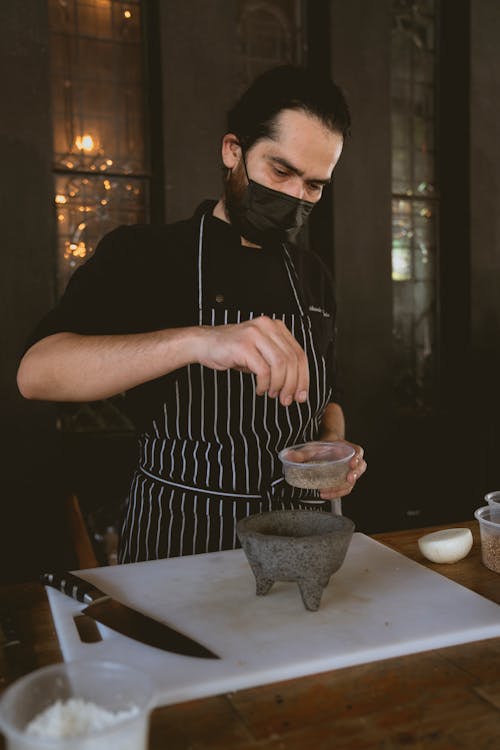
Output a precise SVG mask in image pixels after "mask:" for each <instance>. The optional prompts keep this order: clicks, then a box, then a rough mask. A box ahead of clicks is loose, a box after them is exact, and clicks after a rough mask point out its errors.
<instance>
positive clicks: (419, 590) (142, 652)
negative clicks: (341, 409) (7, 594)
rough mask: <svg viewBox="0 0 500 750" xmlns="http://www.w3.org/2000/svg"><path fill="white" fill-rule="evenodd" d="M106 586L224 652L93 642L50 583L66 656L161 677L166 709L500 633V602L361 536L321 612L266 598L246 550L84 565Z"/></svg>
mask: <svg viewBox="0 0 500 750" xmlns="http://www.w3.org/2000/svg"><path fill="white" fill-rule="evenodd" d="M80 574H81V576H82V578H85V579H86V580H88V581H91V582H92V583H94V584H95V585H97V586H98V587H99V588H101V589H103V590H104V591H106V593H108V594H110V595H112V596H114V597H116V598H117V599H119V600H120V601H122V602H124V603H126V604H129V605H132V606H134V607H135V608H136V609H139V610H141V611H142V612H144V613H145V614H149V615H152V616H154V617H156V618H157V619H159V620H162V621H164V622H167V623H168V624H169V625H172V626H173V627H174V628H177V629H178V630H181V631H182V632H184V633H186V634H187V635H190V636H191V637H193V638H195V639H196V640H198V641H200V642H201V643H203V644H204V645H206V646H208V647H209V648H210V649H211V650H212V651H214V652H215V653H217V654H219V655H220V656H221V657H222V658H221V659H220V660H215V659H197V658H192V657H185V656H179V655H176V654H169V653H166V652H164V651H160V650H158V649H155V648H153V647H151V646H145V645H143V644H140V643H137V642H135V641H132V640H131V639H129V638H126V637H124V636H122V635H119V634H117V633H115V632H113V631H112V630H109V629H108V628H106V627H104V626H99V627H100V630H101V633H102V635H103V640H102V641H101V642H99V643H92V644H88V643H82V642H81V641H80V639H79V636H78V633H77V630H76V627H75V625H74V622H73V615H74V614H76V613H78V612H79V611H80V610H81V609H82V607H83V605H81V604H79V603H78V602H75V601H73V600H72V599H70V598H69V597H67V596H66V595H64V594H61V593H60V592H58V591H56V590H55V589H51V588H47V593H48V595H49V600H50V604H51V607H52V613H53V616H54V621H55V625H56V629H57V634H58V636H59V641H60V645H61V649H62V652H63V656H64V659H65V661H69V660H72V659H81V658H83V659H85V658H88V659H90V658H97V659H114V660H118V661H124V662H127V663H130V664H133V665H136V666H138V667H140V668H141V669H143V670H145V671H146V672H148V673H150V674H151V675H152V676H153V678H154V679H155V680H156V683H157V700H156V702H157V705H166V704H169V703H176V702H180V701H185V700H190V699H193V698H199V697H203V696H208V695H215V694H219V693H225V692H228V691H231V690H238V689H241V688H246V687H252V686H255V685H262V684H265V683H270V682H274V681H277V680H284V679H289V678H293V677H299V676H302V675H307V674H313V673H317V672H322V671H326V670H330V669H335V668H338V667H346V666H350V665H353V664H360V663H364V662H369V661H375V660H377V659H384V658H388V657H392V656H399V655H402V654H408V653H415V652H417V651H425V650H427V649H432V648H437V647H442V646H449V645H453V644H457V643H464V642H467V641H474V640H480V639H483V638H491V637H494V636H500V606H499V605H497V604H495V603H494V602H491V601H489V600H487V599H485V598H484V597H482V596H479V595H478V594H475V593H473V592H472V591H469V590H468V589H466V588H464V587H463V586H460V585H459V584H457V583H454V582H453V581H450V580H449V579H448V578H445V577H444V576H442V575H440V574H438V573H435V572H433V571H431V570H429V569H427V568H425V567H423V566H422V565H419V564H418V563H416V562H414V561H412V560H409V559H408V558H406V557H404V556H403V555H400V554H399V553H398V552H395V551H393V550H391V549H389V548H388V547H385V546H384V545H382V544H380V543H379V542H376V541H374V540H373V539H371V538H370V537H367V536H365V535H364V534H360V533H356V534H354V536H353V540H352V543H351V545H350V547H349V551H348V554H347V557H346V560H345V562H344V564H343V566H342V568H341V569H340V570H339V571H338V572H337V573H335V574H334V575H333V576H332V578H331V579H330V583H329V585H328V586H327V588H326V589H325V590H324V593H323V598H322V601H321V607H320V609H319V610H318V611H317V612H309V611H307V610H305V608H304V606H303V604H302V600H301V598H300V594H299V590H298V587H297V585H296V584H295V583H275V584H274V586H273V588H272V589H271V591H270V592H269V593H268V594H267V595H266V596H259V597H257V596H256V595H255V579H254V577H253V574H252V572H251V570H250V567H249V566H248V563H247V561H246V558H245V556H244V553H243V552H242V551H241V550H232V551H229V552H216V553H211V554H206V555H194V556H190V557H179V558H171V559H168V560H155V561H151V562H143V563H134V564H130V565H118V566H112V567H105V568H94V569H91V570H86V571H80V572H79V575H80Z"/></svg>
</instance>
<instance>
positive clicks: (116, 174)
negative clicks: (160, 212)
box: [49, 0, 149, 293]
mask: <svg viewBox="0 0 500 750" xmlns="http://www.w3.org/2000/svg"><path fill="white" fill-rule="evenodd" d="M49 7H50V27H51V76H52V115H53V131H54V175H55V206H56V212H57V229H58V262H57V286H58V291H59V293H62V291H63V290H64V288H65V286H66V284H67V282H68V280H69V277H70V276H71V274H72V273H73V271H74V270H75V269H76V268H77V267H78V266H79V265H80V264H81V263H82V262H83V261H84V260H85V259H86V258H87V257H88V256H89V255H90V254H91V253H92V252H93V251H94V249H95V246H96V244H97V242H98V240H99V239H100V238H101V237H102V236H103V235H104V234H106V233H107V232H108V231H110V230H111V229H113V228H114V227H116V226H118V225H120V224H131V223H136V222H139V221H146V220H147V219H148V203H149V195H148V193H149V174H148V171H149V170H148V156H147V143H146V139H145V122H144V119H145V117H144V112H145V107H144V102H143V93H142V92H143V91H144V88H145V87H144V85H143V84H144V71H143V65H142V59H143V51H142V31H141V7H140V3H139V2H138V0H132V2H118V1H117V0H50V4H49Z"/></svg>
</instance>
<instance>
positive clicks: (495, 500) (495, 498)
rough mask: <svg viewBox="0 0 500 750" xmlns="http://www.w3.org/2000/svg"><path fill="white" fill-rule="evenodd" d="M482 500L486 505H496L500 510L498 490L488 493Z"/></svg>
mask: <svg viewBox="0 0 500 750" xmlns="http://www.w3.org/2000/svg"><path fill="white" fill-rule="evenodd" d="M484 499H485V500H486V502H487V503H488V505H498V507H499V508H500V490H495V491H494V492H488V494H486V495H485V496H484Z"/></svg>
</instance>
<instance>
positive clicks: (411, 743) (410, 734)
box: [0, 521, 500, 750]
mask: <svg viewBox="0 0 500 750" xmlns="http://www.w3.org/2000/svg"><path fill="white" fill-rule="evenodd" d="M449 525H453V524H449ZM454 525H456V526H468V527H469V528H471V529H472V532H473V535H474V547H473V549H472V551H471V553H470V555H469V556H468V557H467V558H466V559H465V560H462V561H461V562H459V563H456V564H454V565H433V564H432V563H428V562H426V561H425V560H424V559H423V558H422V556H421V555H420V553H419V551H418V546H417V539H418V537H419V536H421V535H422V534H423V533H427V532H429V531H434V530H435V529H437V528H438V527H434V528H432V529H431V528H429V529H414V530H411V531H399V532H392V533H386V534H377V535H375V538H376V539H377V540H378V541H380V542H382V543H384V544H387V545H388V546H389V547H392V548H393V549H396V550H398V551H399V552H402V553H403V554H405V555H406V556H407V557H410V558H412V559H414V560H417V561H418V562H420V563H422V564H425V565H427V567H429V568H432V569H434V570H437V571H438V572H439V573H441V574H443V575H446V576H447V577H448V578H451V579H453V580H454V581H457V582H458V583H461V584H462V585H464V586H467V587H468V588H470V589H472V590H473V591H476V592H477V593H479V594H481V595H483V596H485V597H487V598H489V599H491V600H493V601H495V602H498V603H500V576H499V575H498V574H496V573H493V572H491V571H489V570H488V569H487V568H485V567H484V566H483V565H482V563H481V556H480V544H479V530H478V526H477V523H476V522H475V521H474V522H467V523H460V524H454ZM0 606H1V608H2V610H3V611H4V612H5V611H10V612H13V613H15V617H16V622H17V625H18V627H19V628H20V630H21V635H22V638H23V640H26V642H27V643H28V644H29V647H30V648H29V650H28V653H27V654H26V655H25V656H26V658H25V661H24V664H21V663H20V662H19V663H17V664H16V663H14V664H13V665H12V664H11V665H10V666H9V664H8V663H7V661H6V660H5V658H4V657H3V656H1V655H0V680H1V685H2V686H5V685H6V684H8V682H9V681H10V680H11V679H12V675H13V674H14V673H15V670H16V669H17V670H18V671H22V669H30V668H31V669H33V668H35V667H40V666H43V665H45V664H51V663H53V662H57V661H61V660H62V656H61V652H60V650H59V646H58V642H57V636H56V633H55V630H54V624H53V621H52V617H51V613H50V607H49V604H48V601H47V598H46V595H45V590H44V589H43V587H42V586H40V585H39V584H34V583H33V584H13V585H8V586H3V587H0ZM499 616H500V612H499ZM13 668H14V672H13V671H12V669H13ZM1 747H3V745H2V744H1V740H0V748H1ZM149 747H150V750H264V749H265V750H310V749H311V750H312V749H313V748H314V750H326V749H327V748H328V749H330V748H331V749H332V750H333V749H334V750H368V749H371V748H377V749H378V750H406V749H407V748H409V749H414V750H417V749H418V750H424V749H425V748H429V749H430V748H432V750H454V749H455V748H457V749H458V748H471V750H472V749H473V750H498V749H499V748H500V638H495V639H490V640H485V641H478V642H475V643H467V644H463V645H460V646H452V647H449V648H443V649H436V650H433V651H427V652H425V653H419V654H413V655H409V656H403V657H397V658H394V659H387V660H384V661H378V662H371V663H369V664H364V665H359V666H355V667H349V668H345V669H338V670H334V671H331V672H326V673H322V674H318V675H312V676H310V677H302V678H299V679H295V680H289V681H286V682H277V683H273V684H271V685H265V686H263V687H257V688H252V689H249V690H241V691H238V692H234V693H229V694H226V695H220V696H215V697H212V698H204V699H201V700H196V701H189V702H186V703H181V704H177V705H173V706H167V707H164V708H158V709H156V710H155V711H154V712H153V714H152V717H151V734H150V745H149ZM117 750H118V749H117Z"/></svg>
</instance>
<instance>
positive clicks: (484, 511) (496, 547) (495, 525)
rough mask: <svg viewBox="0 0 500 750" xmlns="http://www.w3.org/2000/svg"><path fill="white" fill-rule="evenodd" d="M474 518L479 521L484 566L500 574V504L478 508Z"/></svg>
mask: <svg viewBox="0 0 500 750" xmlns="http://www.w3.org/2000/svg"><path fill="white" fill-rule="evenodd" d="M474 517H475V518H477V520H478V521H479V531H480V533H481V554H482V558H483V564H484V565H485V566H486V567H487V568H489V569H490V570H493V571H494V572H495V573H500V509H499V507H498V503H494V504H493V505H484V506H483V507H482V508H478V509H477V510H476V511H475V513H474Z"/></svg>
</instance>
